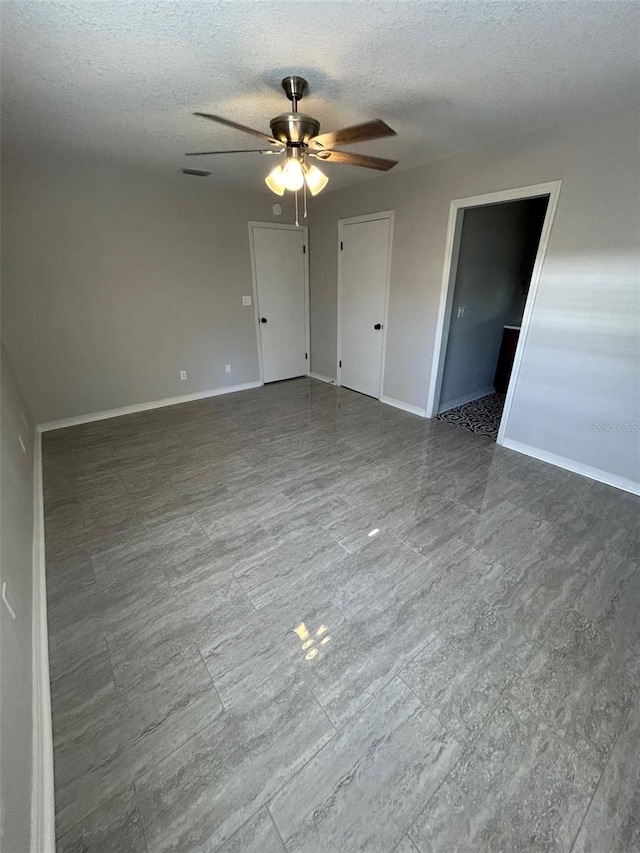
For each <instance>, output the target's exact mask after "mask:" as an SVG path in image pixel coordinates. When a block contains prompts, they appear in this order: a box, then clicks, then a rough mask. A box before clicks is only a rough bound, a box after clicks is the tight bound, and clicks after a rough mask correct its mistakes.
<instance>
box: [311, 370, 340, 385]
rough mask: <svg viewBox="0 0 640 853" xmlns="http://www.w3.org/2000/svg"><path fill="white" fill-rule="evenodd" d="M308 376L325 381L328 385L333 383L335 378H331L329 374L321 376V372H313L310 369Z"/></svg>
mask: <svg viewBox="0 0 640 853" xmlns="http://www.w3.org/2000/svg"><path fill="white" fill-rule="evenodd" d="M309 376H310V377H311V378H312V379H318V380H320V382H327V383H328V384H329V385H335V384H336V380H335V379H332V378H331V377H330V376H323V375H322V374H321V373H313V371H311V372H310V373H309Z"/></svg>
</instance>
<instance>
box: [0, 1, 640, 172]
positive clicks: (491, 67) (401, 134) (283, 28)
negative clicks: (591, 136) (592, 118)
mask: <svg viewBox="0 0 640 853" xmlns="http://www.w3.org/2000/svg"><path fill="white" fill-rule="evenodd" d="M639 21H640V4H639V3H638V2H629V3H627V2H618V0H614V2H590V0H577V2H576V0H527V2H481V0H471V2H464V3H462V2H455V0H451V2H353V1H352V2H345V0H340V2H322V1H321V0H314V2H294V1H293V0H286V2H283V0H254V2H246V0H227V2H192V0H176V2H171V0H164V2H155V0H146V2H140V0H133V2H130V0H118V2H109V0H65V2H52V0H45V2H40V0H18V2H13V0H9V2H3V3H2V113H3V116H2V120H3V125H2V130H3V146H6V147H7V148H8V149H9V150H11V149H14V148H16V149H23V150H25V149H26V150H28V151H31V152H32V153H36V154H37V155H40V156H43V155H44V154H45V153H46V152H47V151H60V150H62V151H67V152H70V153H72V154H74V155H75V156H78V157H89V158H92V159H95V158H100V159H102V160H105V161H118V162H123V163H130V164H136V165H139V166H140V167H141V168H146V167H149V168H156V169H162V170H165V171H174V172H175V171H177V170H178V169H180V168H182V167H183V166H191V167H194V168H203V169H210V170H212V172H213V175H212V177H211V178H209V180H210V181H214V182H218V183H220V184H228V185H229V184H230V185H240V184H242V183H244V184H245V185H247V186H253V187H255V188H258V187H259V186H260V180H261V178H262V177H263V176H264V175H265V174H266V173H267V171H268V170H269V168H272V163H273V161H272V159H271V158H263V157H259V156H257V155H228V156H224V157H222V156H221V157H217V158H214V157H202V158H185V157H184V156H183V152H184V151H188V150H198V149H202V148H205V149H207V148H242V147H246V148H254V147H259V145H260V143H259V140H256V139H255V138H253V137H251V136H245V135H244V134H241V133H238V132H236V131H233V130H229V129H226V128H223V127H219V126H216V125H214V124H212V123H210V122H206V121H204V120H203V119H199V118H195V117H193V116H191V112H192V111H194V110H203V111H210V112H215V113H218V114H221V115H223V116H225V117H228V118H231V119H233V120H235V121H239V122H241V123H243V124H248V125H251V126H253V127H256V128H259V129H262V130H265V131H268V129H269V119H270V118H271V117H273V116H274V115H275V114H277V113H279V112H283V111H286V110H287V109H288V105H289V102H288V101H287V100H286V98H285V96H284V94H283V92H282V90H281V89H280V86H279V82H280V79H281V78H282V77H283V76H284V75H285V74H290V73H293V74H301V75H302V76H304V77H306V78H307V80H308V81H309V84H310V92H309V95H308V97H307V98H306V99H305V100H304V101H303V102H302V104H301V109H302V111H303V112H308V113H310V114H311V115H313V116H315V117H316V118H318V119H319V120H320V122H321V125H322V128H323V130H331V129H335V128H337V127H342V126H345V125H349V124H355V123H358V122H360V121H364V120H366V119H370V118H382V119H384V120H385V121H386V122H388V123H389V124H391V125H392V127H394V128H395V129H396V130H397V132H398V137H396V138H392V139H388V140H384V141H379V142H375V143H366V144H362V145H359V146H354V148H353V149H352V150H354V151H359V152H361V153H370V154H377V155H379V156H383V157H391V158H394V159H397V160H399V161H400V165H399V166H398V167H396V168H397V169H404V168H410V167H412V166H416V165H419V164H421V163H425V162H428V161H430V160H434V159H439V158H441V157H444V156H447V155H450V154H453V153H455V152H458V151H462V150H465V149H470V148H476V147H478V146H481V145H485V144H488V143H490V142H493V141H496V140H499V139H503V138H506V137H510V136H516V135H518V134H521V133H525V132H527V131H529V130H532V129H535V128H536V127H544V126H549V125H552V124H554V123H556V122H559V121H565V120H571V119H578V118H581V117H585V116H586V115H587V114H589V113H593V112H596V111H597V112H602V111H604V110H605V109H608V108H613V107H615V106H616V105H619V104H625V103H632V102H633V100H634V99H635V98H637V96H638V87H639V79H640V77H639V75H640V70H639V47H638V45H639V28H640V24H639ZM256 143H258V144H257V146H256ZM323 169H324V170H325V171H326V172H327V173H328V174H329V175H330V178H331V183H330V187H334V188H335V187H337V186H345V185H348V184H351V183H356V182H358V181H361V180H366V179H369V178H372V177H377V176H378V174H379V173H376V172H370V171H368V170H363V169H360V168H356V167H352V166H338V165H335V164H334V165H330V164H324V165H323ZM185 180H186V179H185Z"/></svg>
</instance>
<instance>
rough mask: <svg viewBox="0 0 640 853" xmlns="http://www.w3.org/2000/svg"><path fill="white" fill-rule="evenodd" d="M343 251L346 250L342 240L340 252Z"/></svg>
mask: <svg viewBox="0 0 640 853" xmlns="http://www.w3.org/2000/svg"><path fill="white" fill-rule="evenodd" d="M343 249H344V243H343V242H342V240H340V251H342V250H343Z"/></svg>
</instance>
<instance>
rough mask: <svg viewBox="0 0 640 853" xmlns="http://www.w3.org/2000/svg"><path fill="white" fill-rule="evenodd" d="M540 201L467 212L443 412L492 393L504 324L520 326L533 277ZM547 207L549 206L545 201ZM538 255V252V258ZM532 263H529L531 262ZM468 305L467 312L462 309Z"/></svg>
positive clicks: (469, 209) (445, 380) (457, 281)
mask: <svg viewBox="0 0 640 853" xmlns="http://www.w3.org/2000/svg"><path fill="white" fill-rule="evenodd" d="M532 205H533V207H534V208H535V209H538V208H539V207H540V204H539V200H538V199H531V200H527V201H513V202H508V203H505V204H493V205H487V206H483V207H472V208H468V209H467V210H466V211H464V214H463V215H464V219H463V225H462V235H461V240H460V253H459V256H458V268H457V272H456V280H455V288H454V294H453V303H452V311H451V324H450V327H449V339H448V341H447V353H446V359H445V365H444V373H443V377H442V389H441V392H440V409H441V410H444V409H446V408H447V407H450V406H451V405H452V404H455V403H457V402H458V401H462V399H472V398H473V395H474V394H476V395H477V394H479V393H481V392H485V393H486V392H487V391H490V390H491V388H492V387H493V376H494V373H495V369H496V364H497V362H498V353H499V351H500V344H501V343H502V333H503V330H504V325H505V323H507V322H509V323H511V324H514V325H519V323H520V321H521V320H522V313H523V311H524V305H525V299H526V297H525V296H524V295H523V288H522V281H523V279H524V278H525V277H527V272H528V273H529V276H530V269H529V270H527V266H529V267H530V266H531V265H532V259H531V252H530V250H529V249H530V244H531V243H535V244H536V245H537V243H538V242H539V239H538V240H532V236H534V235H535V233H536V232H535V226H536V225H537V237H538V238H539V237H540V231H541V227H542V220H540V221H539V222H537V223H535V221H532V220H533V217H532V216H531V214H530V213H529V208H530V207H531V206H532ZM545 209H546V204H545ZM534 258H535V256H534ZM527 262H528V263H527ZM461 307H464V316H462V317H458V309H459V308H461Z"/></svg>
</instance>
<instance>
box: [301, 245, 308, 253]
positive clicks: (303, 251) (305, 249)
mask: <svg viewBox="0 0 640 853" xmlns="http://www.w3.org/2000/svg"><path fill="white" fill-rule="evenodd" d="M302 254H303V255H306V254H307V247H306V246H303V247H302Z"/></svg>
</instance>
